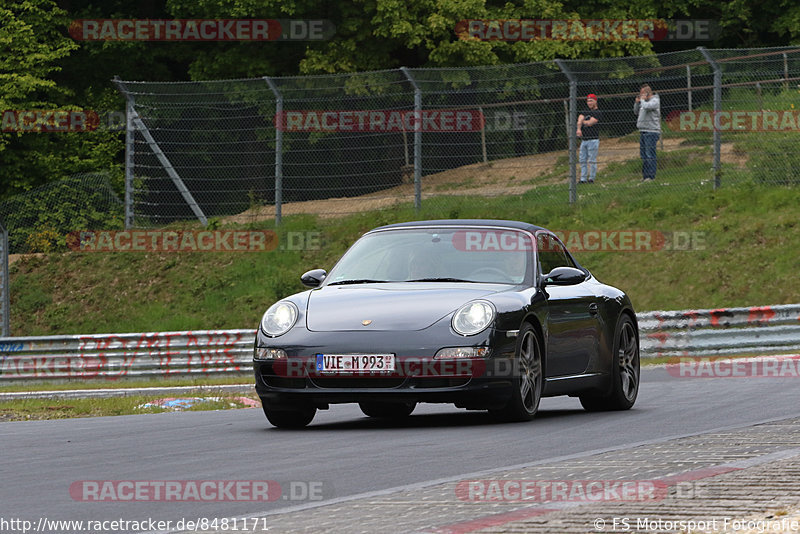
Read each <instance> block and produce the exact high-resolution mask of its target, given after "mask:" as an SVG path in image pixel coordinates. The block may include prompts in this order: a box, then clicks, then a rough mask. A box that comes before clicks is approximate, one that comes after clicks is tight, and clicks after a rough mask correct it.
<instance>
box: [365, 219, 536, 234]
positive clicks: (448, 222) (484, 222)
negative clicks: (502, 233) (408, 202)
mask: <svg viewBox="0 0 800 534" xmlns="http://www.w3.org/2000/svg"><path fill="white" fill-rule="evenodd" d="M409 226H501V227H505V228H514V229H517V230H527V231H529V232H536V231H538V230H545V228H542V227H541V226H536V225H534V224H530V223H525V222H520V221H505V220H502V219H433V220H429V221H411V222H404V223H397V224H388V225H386V226H380V227H378V228H375V229H374V230H372V231H373V232H374V231H376V230H385V229H387V228H403V227H409Z"/></svg>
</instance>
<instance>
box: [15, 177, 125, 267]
mask: <svg viewBox="0 0 800 534" xmlns="http://www.w3.org/2000/svg"><path fill="white" fill-rule="evenodd" d="M123 211H124V204H123V201H122V200H121V199H120V198H119V196H117V194H116V193H115V192H114V189H113V187H112V186H111V182H110V179H109V177H108V175H106V174H104V173H81V174H75V175H73V176H70V177H69V178H65V179H63V180H58V181H56V182H52V183H49V184H46V185H43V186H41V187H38V188H36V189H31V190H30V191H27V192H25V193H22V194H19V195H16V196H13V197H10V198H9V199H7V200H4V201H2V202H0V223H2V224H3V225H4V226H5V228H6V230H7V231H8V251H9V252H10V253H11V254H25V253H40V252H60V251H64V250H67V248H68V244H67V242H66V239H67V236H68V234H69V233H70V232H73V231H78V230H95V229H98V230H99V229H103V230H113V229H121V228H122V227H123Z"/></svg>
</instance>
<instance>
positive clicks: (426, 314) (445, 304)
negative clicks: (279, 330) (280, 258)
mask: <svg viewBox="0 0 800 534" xmlns="http://www.w3.org/2000/svg"><path fill="white" fill-rule="evenodd" d="M509 287H511V286H505V285H499V284H453V283H447V284H445V283H434V282H419V283H403V284H369V285H360V286H326V287H323V288H321V289H317V290H314V291H311V292H310V295H309V298H308V305H307V309H306V327H307V328H308V329H309V330H312V331H316V332H332V331H341V330H361V331H366V330H370V331H399V330H422V329H424V328H427V327H429V326H431V325H432V324H433V323H435V322H436V321H438V320H440V319H441V318H443V317H445V316H446V315H448V314H450V313H452V312H454V311H455V310H456V309H458V307H459V306H461V305H462V304H464V303H466V302H469V301H470V300H473V299H477V298H481V297H485V296H487V295H491V294H493V293H497V292H498V291H503V290H506V289H508V288H509ZM363 321H371V322H370V323H368V324H367V325H366V326H365V325H364V324H363Z"/></svg>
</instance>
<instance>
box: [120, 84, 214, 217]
mask: <svg viewBox="0 0 800 534" xmlns="http://www.w3.org/2000/svg"><path fill="white" fill-rule="evenodd" d="M114 81H115V83H116V84H117V87H119V89H120V91H122V93H123V94H125V95H126V98H127V95H128V90H127V89H126V87H125V84H124V83H122V81H121V80H119V78H116V79H115V80H114ZM126 111H127V114H128V120H130V121H131V122H132V124H133V128H135V129H137V130H139V132H141V134H142V137H144V140H145V142H146V143H147V145H148V146H149V147H150V150H152V151H153V155H154V156H155V157H156V158H157V159H158V161H159V163H161V166H162V167H164V171H165V172H166V173H167V176H169V178H170V180H172V183H173V184H175V188H176V189H177V190H178V192H179V193H180V194H181V197H183V200H184V201H185V202H186V204H187V205H188V206H189V208H190V209H191V210H192V213H194V215H195V217H197V220H198V221H200V224H202V225H203V226H208V218H207V217H206V215H205V213H203V209H202V208H201V207H200V205H199V204H198V203H197V201H196V200H195V199H194V196H193V195H192V192H191V191H189V189H188V188H187V187H186V184H185V183H184V182H183V179H181V177H180V175H179V174H178V171H176V170H175V167H174V166H173V165H172V162H170V160H169V158H168V157H167V155H166V154H165V153H164V151H163V150H162V149H161V147H160V146H159V145H158V142H157V141H156V139H155V137H153V134H152V133H150V129H149V128H148V127H147V125H146V124H145V123H144V121H143V120H142V118H141V117H139V113H138V112H137V111H136V109H135V108H134V107H132V106H128V108H127V110H126ZM130 163H131V174H133V162H132V161H131V162H130ZM127 164H128V162H126V165H127ZM126 172H127V169H126ZM126 196H127V194H126Z"/></svg>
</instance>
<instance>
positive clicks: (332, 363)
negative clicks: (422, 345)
mask: <svg viewBox="0 0 800 534" xmlns="http://www.w3.org/2000/svg"><path fill="white" fill-rule="evenodd" d="M394 369H395V367H394V354H317V371H318V372H320V373H361V372H381V371H394Z"/></svg>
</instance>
